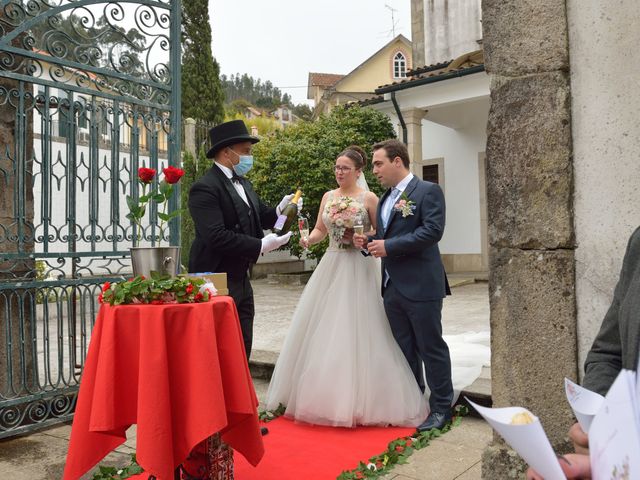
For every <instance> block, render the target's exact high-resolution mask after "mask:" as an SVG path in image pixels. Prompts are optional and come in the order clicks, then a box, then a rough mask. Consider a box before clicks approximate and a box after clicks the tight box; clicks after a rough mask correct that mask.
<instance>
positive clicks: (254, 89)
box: [220, 73, 291, 110]
mask: <svg viewBox="0 0 640 480" xmlns="http://www.w3.org/2000/svg"><path fill="white" fill-rule="evenodd" d="M220 80H221V84H222V88H223V90H224V94H225V97H226V99H227V102H233V101H235V100H239V99H242V100H244V101H246V102H248V103H250V104H251V105H255V106H257V107H259V108H264V109H266V110H273V109H275V108H277V107H279V106H280V105H282V104H285V105H287V104H289V103H290V102H291V98H290V97H289V95H287V94H286V93H285V94H284V95H283V94H282V92H281V91H280V89H279V88H278V87H274V86H273V83H271V81H269V80H267V81H266V82H264V83H263V82H262V80H260V79H259V78H258V79H254V78H253V77H252V76H250V75H247V74H246V73H243V74H242V75H240V74H239V73H237V74H235V75H231V76H230V77H227V76H226V75H222V76H221V77H220Z"/></svg>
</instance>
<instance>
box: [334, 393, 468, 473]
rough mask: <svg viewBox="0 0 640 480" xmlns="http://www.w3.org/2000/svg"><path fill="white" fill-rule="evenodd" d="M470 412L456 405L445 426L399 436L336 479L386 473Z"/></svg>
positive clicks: (458, 422)
mask: <svg viewBox="0 0 640 480" xmlns="http://www.w3.org/2000/svg"><path fill="white" fill-rule="evenodd" d="M468 414H469V409H468V408H467V407H466V406H465V405H456V407H455V408H454V409H453V418H452V419H451V422H449V423H447V424H446V425H445V426H444V428H442V429H441V430H438V429H437V428H434V429H433V430H427V431H426V432H421V433H417V432H416V433H414V434H413V435H409V436H407V437H402V438H398V439H396V440H393V441H392V442H389V445H388V446H387V450H386V451H384V452H382V453H381V454H379V455H374V456H373V457H371V458H369V460H368V462H367V463H365V462H360V463H359V464H358V466H357V467H356V468H354V469H353V470H345V471H343V472H342V473H341V474H340V475H339V476H338V478H337V479H336V480H360V479H366V478H374V477H378V476H380V475H386V474H387V473H389V471H390V470H391V469H392V468H393V467H394V466H395V465H396V464H403V463H407V458H408V457H410V456H411V455H412V454H413V452H414V451H416V450H420V449H422V448H424V447H426V446H427V445H429V442H430V441H431V439H433V438H437V437H440V436H441V435H443V434H444V433H446V432H448V431H449V430H451V428H452V427H455V426H458V425H460V422H461V421H462V417H464V416H466V415H468Z"/></svg>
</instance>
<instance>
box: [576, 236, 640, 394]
mask: <svg viewBox="0 0 640 480" xmlns="http://www.w3.org/2000/svg"><path fill="white" fill-rule="evenodd" d="M639 356H640V228H638V229H636V231H635V232H633V234H632V235H631V238H630V239H629V244H628V245H627V252H626V254H625V256H624V261H623V262H622V271H621V272H620V278H619V280H618V284H617V285H616V289H615V291H614V293H613V301H612V302H611V306H610V307H609V310H608V311H607V314H606V315H605V317H604V320H603V321H602V326H601V327H600V332H599V333H598V335H597V336H596V338H595V340H594V341H593V346H592V347H591V350H590V351H589V353H588V354H587V360H586V362H585V366H584V370H585V375H584V380H583V382H582V384H583V385H584V386H585V387H586V388H588V389H589V390H593V391H594V392H598V393H600V394H602V395H606V393H607V392H608V391H609V387H611V384H612V383H613V381H614V380H615V379H616V377H617V376H618V374H619V373H620V370H621V369H623V368H626V369H627V370H635V369H636V367H637V366H638V358H639Z"/></svg>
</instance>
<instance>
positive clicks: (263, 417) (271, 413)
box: [258, 403, 287, 423]
mask: <svg viewBox="0 0 640 480" xmlns="http://www.w3.org/2000/svg"><path fill="white" fill-rule="evenodd" d="M286 409H287V407H285V406H284V405H283V404H281V403H279V404H278V408H276V409H275V410H263V411H261V412H258V420H260V421H261V422H264V423H269V422H270V421H271V420H275V419H276V418H278V417H280V416H282V415H284V412H285V410H286Z"/></svg>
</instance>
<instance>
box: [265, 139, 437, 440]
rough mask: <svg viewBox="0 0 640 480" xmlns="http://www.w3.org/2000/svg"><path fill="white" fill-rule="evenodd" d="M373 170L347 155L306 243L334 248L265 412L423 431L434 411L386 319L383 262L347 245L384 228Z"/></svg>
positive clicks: (303, 308) (304, 306) (314, 279)
mask: <svg viewBox="0 0 640 480" xmlns="http://www.w3.org/2000/svg"><path fill="white" fill-rule="evenodd" d="M365 164H366V155H365V153H364V151H363V150H362V149H361V148H359V147H357V146H350V147H348V148H347V149H346V150H344V151H343V152H342V153H340V155H338V158H337V159H336V163H335V167H334V169H335V177H336V182H337V183H338V188H337V189H335V190H332V191H329V192H326V193H325V194H324V196H323V198H322V203H321V205H320V211H319V213H318V220H317V223H316V225H315V228H314V229H313V231H312V232H311V234H310V235H309V237H308V240H307V241H306V242H305V241H304V240H303V239H301V242H300V243H301V244H302V246H304V247H307V246H308V245H309V244H314V243H318V242H320V241H322V240H323V239H324V238H325V237H326V236H327V234H328V235H329V237H330V240H329V248H328V249H327V252H326V253H325V255H324V257H323V258H322V260H321V261H320V263H319V264H318V266H317V268H316V270H315V271H314V273H313V275H312V276H311V279H310V280H309V282H308V283H307V286H306V287H305V289H304V291H303V293H302V296H301V297H300V301H299V303H298V305H297V307H296V309H295V312H294V314H293V318H292V321H291V326H290V329H289V332H288V334H287V337H286V339H285V342H284V345H283V347H282V351H281V353H280V356H279V358H278V361H277V363H276V367H275V370H274V372H273V377H272V379H271V384H270V385H269V391H268V393H267V402H266V403H267V405H266V407H267V409H269V410H273V409H275V408H277V407H278V405H279V404H283V405H285V406H286V412H285V415H286V416H289V417H292V418H294V419H295V420H296V421H301V422H307V423H313V424H321V425H332V426H340V427H352V426H355V425H399V426H417V425H419V424H420V423H421V422H422V421H423V420H424V419H425V418H426V416H427V413H428V407H427V403H426V401H425V398H424V396H423V395H422V393H421V391H420V388H419V387H418V385H417V383H416V381H415V378H414V376H413V373H412V372H411V369H410V368H409V365H408V363H407V361H406V359H405V357H404V355H403V354H402V352H401V350H400V348H399V347H398V345H397V343H396V341H395V339H394V338H393V335H392V333H391V329H390V327H389V323H388V321H387V318H386V315H385V313H384V307H383V304H382V297H381V296H380V262H379V260H377V259H374V258H372V257H364V256H363V255H361V253H360V251H359V250H357V249H355V248H354V247H353V246H352V245H351V242H350V240H347V239H348V238H350V235H349V233H352V230H350V229H351V228H352V226H353V223H354V220H355V221H356V222H357V219H358V218H359V219H360V221H361V223H362V224H363V225H364V231H365V232H366V231H369V230H372V229H375V219H376V207H377V204H378V198H377V197H376V196H375V194H374V193H372V192H369V191H367V189H366V181H365V180H364V173H363V168H364V166H365ZM345 233H346V235H345Z"/></svg>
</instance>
